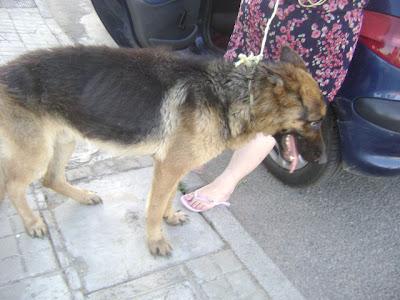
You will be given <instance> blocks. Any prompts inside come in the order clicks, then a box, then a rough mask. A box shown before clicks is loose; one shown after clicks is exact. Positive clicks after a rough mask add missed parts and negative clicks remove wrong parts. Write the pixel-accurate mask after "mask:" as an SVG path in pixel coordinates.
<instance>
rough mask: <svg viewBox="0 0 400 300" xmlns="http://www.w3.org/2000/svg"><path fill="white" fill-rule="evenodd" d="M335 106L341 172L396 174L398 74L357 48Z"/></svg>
mask: <svg viewBox="0 0 400 300" xmlns="http://www.w3.org/2000/svg"><path fill="white" fill-rule="evenodd" d="M360 95H362V96H360ZM335 102H336V103H335V110H336V113H337V117H338V121H337V123H338V129H339V134H340V140H341V151H342V153H341V154H342V159H343V163H344V168H345V169H346V170H348V171H350V172H354V173H361V174H368V175H380V176H388V175H398V174H400V70H399V69H398V68H396V67H394V66H392V65H389V64H388V63H386V62H385V61H384V60H382V59H381V58H379V57H378V56H376V55H375V54H374V53H372V52H371V51H369V50H368V49H367V48H366V47H364V46H363V45H362V44H360V45H358V47H357V50H356V53H355V55H354V59H353V61H352V65H351V67H350V69H349V73H348V75H347V77H346V80H345V83H344V84H343V86H342V89H341V91H340V92H339V94H338V97H337V99H336V100H335Z"/></svg>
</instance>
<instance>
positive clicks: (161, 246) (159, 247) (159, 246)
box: [147, 238, 172, 256]
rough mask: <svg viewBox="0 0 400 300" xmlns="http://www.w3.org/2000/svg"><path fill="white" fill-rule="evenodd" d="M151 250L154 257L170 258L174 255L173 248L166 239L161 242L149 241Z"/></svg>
mask: <svg viewBox="0 0 400 300" xmlns="http://www.w3.org/2000/svg"><path fill="white" fill-rule="evenodd" d="M147 243H148V245H149V250H150V253H151V254H152V255H158V256H170V255H171V254H172V247H171V245H170V244H169V243H168V242H167V240H166V239H165V238H161V239H160V240H155V241H153V240H148V242H147Z"/></svg>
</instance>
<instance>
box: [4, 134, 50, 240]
mask: <svg viewBox="0 0 400 300" xmlns="http://www.w3.org/2000/svg"><path fill="white" fill-rule="evenodd" d="M35 142H36V141H33V143H35ZM20 146H22V147H18V149H15V151H14V152H13V154H12V156H11V157H10V158H9V159H8V160H7V161H5V162H4V167H5V168H4V170H6V174H5V175H6V191H7V194H8V197H9V199H10V200H11V202H12V204H13V205H14V206H15V208H16V210H17V211H18V214H19V215H20V217H21V218H22V221H23V223H24V226H25V228H26V231H27V232H28V234H30V235H31V236H33V237H43V236H44V235H45V234H46V232H47V227H46V225H45V223H44V222H43V220H42V218H41V217H40V216H38V215H36V214H35V213H34V212H33V211H32V209H31V208H30V207H29V205H28V203H27V201H26V190H27V188H28V187H29V185H30V184H31V183H32V182H33V181H35V180H37V179H39V178H40V177H41V176H42V175H43V174H44V172H45V170H46V166H47V164H48V161H49V158H50V156H51V149H50V148H49V147H47V146H46V145H45V144H44V145H40V146H32V145H31V146H32V147H30V148H29V146H27V145H25V147H23V145H22V144H20Z"/></svg>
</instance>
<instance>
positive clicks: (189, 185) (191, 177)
mask: <svg viewBox="0 0 400 300" xmlns="http://www.w3.org/2000/svg"><path fill="white" fill-rule="evenodd" d="M182 184H183V188H184V189H185V192H192V191H194V190H196V189H198V188H199V187H202V186H203V185H204V184H205V183H204V181H203V180H202V179H201V178H200V176H199V175H198V174H196V173H195V172H190V173H188V174H187V175H186V176H185V177H184V178H183V179H182Z"/></svg>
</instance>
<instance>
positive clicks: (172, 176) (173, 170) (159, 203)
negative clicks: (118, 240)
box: [146, 160, 186, 256]
mask: <svg viewBox="0 0 400 300" xmlns="http://www.w3.org/2000/svg"><path fill="white" fill-rule="evenodd" d="M185 172H186V171H185V169H184V168H183V167H182V166H177V164H176V162H174V161H172V160H164V161H158V160H155V163H154V176H153V183H152V187H151V191H150V195H149V200H148V204H147V220H146V221H147V243H148V245H149V249H150V252H151V254H153V255H162V256H164V255H170V254H171V251H172V248H171V246H170V244H169V243H168V241H167V240H166V239H165V237H164V235H163V233H162V228H161V226H162V220H163V216H164V213H165V211H166V209H167V206H168V202H169V200H170V199H171V198H173V197H174V195H175V193H176V189H177V186H178V183H179V180H180V179H181V178H182V177H183V175H184V174H185Z"/></svg>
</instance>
